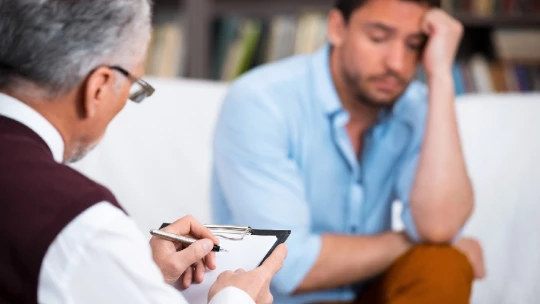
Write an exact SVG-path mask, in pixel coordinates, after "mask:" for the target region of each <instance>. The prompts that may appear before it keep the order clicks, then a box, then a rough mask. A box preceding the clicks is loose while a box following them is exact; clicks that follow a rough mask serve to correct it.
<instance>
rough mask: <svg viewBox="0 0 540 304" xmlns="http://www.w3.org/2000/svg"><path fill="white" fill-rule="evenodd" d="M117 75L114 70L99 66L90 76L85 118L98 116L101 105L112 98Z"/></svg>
mask: <svg viewBox="0 0 540 304" xmlns="http://www.w3.org/2000/svg"><path fill="white" fill-rule="evenodd" d="M115 76H116V75H115V73H114V72H113V70H111V69H110V68H107V67H99V68H97V69H96V70H94V71H93V72H92V73H91V74H90V75H89V76H88V78H87V80H86V87H85V92H84V97H85V98H84V101H83V110H84V113H83V115H84V117H85V118H92V117H94V116H96V114H97V112H98V110H99V107H100V106H101V105H102V104H103V103H104V102H108V101H109V100H111V98H112V96H113V94H114V89H115V83H116V77H115Z"/></svg>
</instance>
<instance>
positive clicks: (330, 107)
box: [312, 44, 344, 115]
mask: <svg viewBox="0 0 540 304" xmlns="http://www.w3.org/2000/svg"><path fill="white" fill-rule="evenodd" d="M330 50H331V46H330V44H326V45H325V46H324V47H322V48H321V49H320V50H318V51H317V52H315V53H314V54H313V58H312V69H313V77H314V83H313V85H314V91H315V96H316V98H317V99H319V101H320V102H321V106H322V108H323V111H324V112H325V113H326V114H327V115H333V114H335V113H337V112H340V111H343V110H344V109H343V105H342V104H341V101H340V100H339V96H338V93H337V91H336V87H335V85H334V80H333V79H332V74H331V72H330Z"/></svg>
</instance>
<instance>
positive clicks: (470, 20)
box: [454, 13, 540, 28]
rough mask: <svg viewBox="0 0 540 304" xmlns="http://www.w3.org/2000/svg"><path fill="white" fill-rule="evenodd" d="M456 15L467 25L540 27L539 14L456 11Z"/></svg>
mask: <svg viewBox="0 0 540 304" xmlns="http://www.w3.org/2000/svg"><path fill="white" fill-rule="evenodd" d="M454 16H455V17H456V18H457V19H459V20H460V21H461V22H462V23H463V24H464V25H465V26H466V27H467V26H469V27H531V28H540V16H539V15H536V16H535V15H502V14H498V15H492V16H478V15H475V14H470V13H456V14H454Z"/></svg>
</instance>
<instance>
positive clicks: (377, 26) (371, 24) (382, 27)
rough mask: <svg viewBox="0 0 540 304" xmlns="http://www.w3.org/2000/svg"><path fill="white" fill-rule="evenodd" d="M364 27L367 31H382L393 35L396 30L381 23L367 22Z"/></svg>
mask: <svg viewBox="0 0 540 304" xmlns="http://www.w3.org/2000/svg"><path fill="white" fill-rule="evenodd" d="M364 27H365V28H367V29H378V30H382V31H384V32H388V33H394V32H396V30H397V29H396V28H394V27H391V26H389V25H387V24H384V23H381V22H369V23H367V24H366V25H365V26H364Z"/></svg>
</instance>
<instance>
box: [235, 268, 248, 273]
mask: <svg viewBox="0 0 540 304" xmlns="http://www.w3.org/2000/svg"><path fill="white" fill-rule="evenodd" d="M244 272H246V271H245V270H244V269H242V268H240V269H237V270H236V271H235V272H234V273H244Z"/></svg>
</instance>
